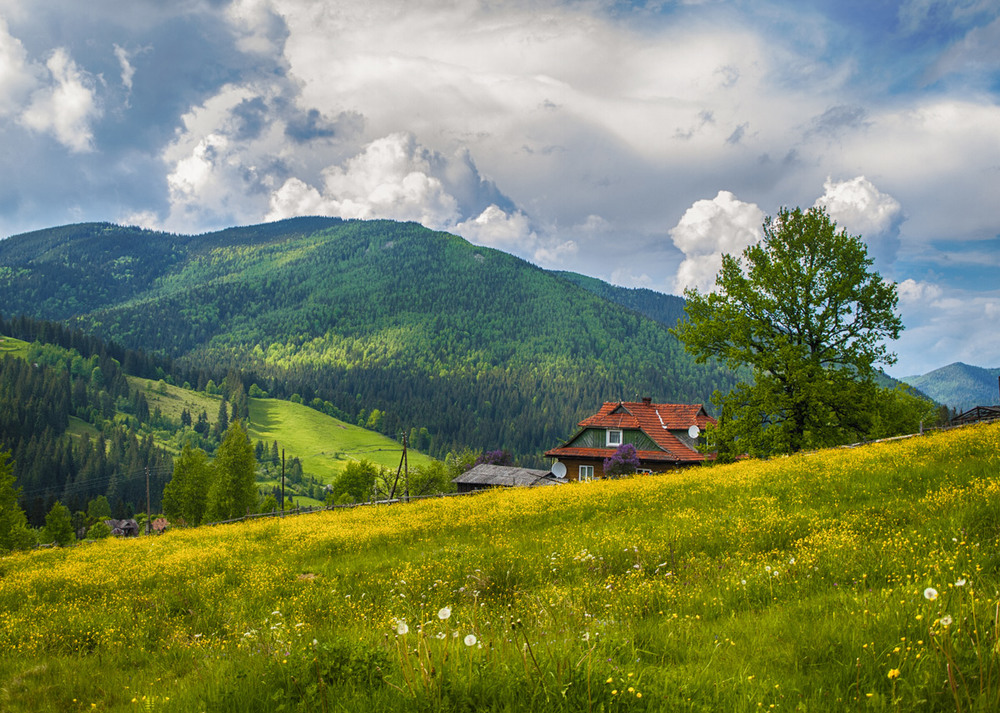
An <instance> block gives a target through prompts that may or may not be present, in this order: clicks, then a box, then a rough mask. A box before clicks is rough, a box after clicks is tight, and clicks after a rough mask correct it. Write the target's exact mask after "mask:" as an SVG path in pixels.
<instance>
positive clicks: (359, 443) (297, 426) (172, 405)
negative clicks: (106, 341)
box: [129, 376, 433, 505]
mask: <svg viewBox="0 0 1000 713" xmlns="http://www.w3.org/2000/svg"><path fill="white" fill-rule="evenodd" d="M129 383H131V384H132V386H133V387H140V388H142V389H143V392H144V393H145V395H146V400H147V402H148V403H149V409H150V411H153V410H155V409H157V408H159V409H160V412H161V413H162V414H163V415H164V416H167V417H169V418H171V419H173V420H175V421H179V420H180V417H181V411H183V410H184V409H187V410H188V411H189V412H190V413H191V415H192V418H194V419H197V417H198V414H200V413H201V412H202V411H205V412H206V413H207V414H208V420H209V423H211V424H213V425H214V424H215V422H216V421H217V419H218V414H219V401H220V400H221V397H219V396H212V395H210V394H205V393H202V392H198V391H192V390H189V389H183V388H180V387H177V386H171V385H170V384H165V383H163V382H157V381H152V380H149V379H140V378H138V377H131V376H130V377H129ZM249 426H250V427H249V429H248V432H249V434H250V438H251V439H253V440H254V441H258V440H262V441H264V442H265V443H267V444H268V445H270V444H271V443H272V442H274V441H277V442H278V446H279V448H284V449H285V452H286V457H287V458H289V459H291V458H293V457H297V458H299V460H300V461H301V462H302V469H303V471H304V472H305V473H307V474H308V475H311V476H313V477H314V478H316V479H317V480H319V481H321V482H323V483H332V482H333V481H335V480H336V479H337V476H339V475H340V473H341V471H343V469H344V467H345V466H346V465H347V463H348V462H350V461H351V460H361V459H362V458H365V459H367V460H370V461H372V462H373V463H376V464H378V465H382V466H385V467H386V468H391V469H392V470H395V469H396V468H397V467H399V459H400V457H401V455H402V446H400V444H399V443H397V442H396V441H394V440H393V439H391V438H388V437H386V436H383V435H382V434H380V433H376V432H375V431H369V430H367V429H364V428H361V427H359V426H354V425H352V424H349V423H345V422H344V421H340V420H338V419H336V418H332V417H331V416H327V415H326V414H324V413H321V412H319V411H316V410H315V409H312V408H309V407H308V406H304V405H302V404H296V403H292V402H291V401H282V400H280V399H250V424H249ZM407 460H408V462H409V466H410V467H411V468H413V467H417V466H421V465H427V464H429V463H431V462H432V461H433V459H432V458H430V456H426V455H424V454H422V453H418V452H417V451H413V450H410V451H408V458H407ZM318 502H319V501H312V500H310V499H303V504H306V505H308V504H311V503H318Z"/></svg>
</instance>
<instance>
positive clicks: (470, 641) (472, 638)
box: [465, 634, 478, 646]
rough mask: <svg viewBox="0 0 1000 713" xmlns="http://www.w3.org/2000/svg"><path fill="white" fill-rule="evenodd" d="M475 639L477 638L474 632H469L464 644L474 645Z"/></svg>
mask: <svg viewBox="0 0 1000 713" xmlns="http://www.w3.org/2000/svg"><path fill="white" fill-rule="evenodd" d="M477 641H478V639H477V638H476V635H475V634H469V635H468V636H466V637H465V645H466V646H475V645H476V642H477Z"/></svg>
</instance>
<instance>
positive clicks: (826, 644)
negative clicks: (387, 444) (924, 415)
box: [0, 425, 1000, 711]
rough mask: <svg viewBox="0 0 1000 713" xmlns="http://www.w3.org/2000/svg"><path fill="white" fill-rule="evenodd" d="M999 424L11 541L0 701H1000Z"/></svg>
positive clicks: (860, 706) (1, 573)
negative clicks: (620, 476) (634, 474)
mask: <svg viewBox="0 0 1000 713" xmlns="http://www.w3.org/2000/svg"><path fill="white" fill-rule="evenodd" d="M998 537H1000V425H994V426H988V427H986V426H983V427H969V428H963V429H958V430H954V431H950V432H946V433H937V434H932V435H928V436H925V437H922V438H913V439H909V440H904V441H897V442H892V443H882V444H876V445H871V446H867V447H864V448H858V449H854V450H830V451H824V452H820V453H815V454H803V455H797V456H794V457H788V458H781V459H776V460H774V461H770V462H756V461H752V462H743V463H738V464H734V465H731V466H725V467H715V468H700V469H695V470H689V471H686V472H684V473H680V474H675V475H664V476H650V477H640V478H634V479H627V480H620V481H611V482H594V483H583V484H572V485H567V486H561V487H552V488H539V489H532V490H528V489H520V490H507V491H493V492H488V493H485V494H481V495H476V496H472V497H455V498H448V499H440V500H434V501H425V502H420V503H415V504H411V505H394V506H381V507H359V508H355V509H351V510H338V511H333V512H324V513H317V514H312V515H303V516H299V517H294V518H285V519H283V520H268V521H257V522H253V523H245V524H237V525H232V526H221V527H216V528H204V529H196V530H187V531H175V532H171V533H167V534H166V535H163V536H160V537H150V538H141V539H138V540H132V541H125V540H109V541H102V542H99V543H96V544H92V545H84V546H79V547H76V548H73V549H65V550H43V551H35V552H31V553H23V554H15V555H12V556H8V557H6V558H3V559H0V649H2V650H3V652H4V656H3V657H0V709H2V710H5V711H42V710H52V711H75V710H117V711H126V710H128V711H132V710H142V709H148V710H163V711H201V710H233V711H253V710H259V711H273V710H292V709H296V710H324V711H326V710H365V711H368V710H567V711H569V710H573V711H582V710H586V711H598V710H606V711H610V710H662V709H667V710H712V711H722V710H725V711H757V710H762V709H763V710H772V709H784V710H815V711H831V710H845V711H846V710H850V711H856V710H961V711H970V710H978V711H988V710H996V709H997V706H998V701H1000V643H998V636H997V617H998V612H1000V600H998V587H1000V576H998V568H1000V541H998Z"/></svg>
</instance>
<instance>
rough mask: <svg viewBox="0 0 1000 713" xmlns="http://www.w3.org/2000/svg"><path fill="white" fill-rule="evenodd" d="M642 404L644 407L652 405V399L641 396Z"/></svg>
mask: <svg viewBox="0 0 1000 713" xmlns="http://www.w3.org/2000/svg"><path fill="white" fill-rule="evenodd" d="M642 403H643V404H644V405H646V406H650V405H652V403H653V397H652V396H643V397H642Z"/></svg>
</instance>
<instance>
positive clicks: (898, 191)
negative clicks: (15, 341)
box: [0, 0, 1000, 376]
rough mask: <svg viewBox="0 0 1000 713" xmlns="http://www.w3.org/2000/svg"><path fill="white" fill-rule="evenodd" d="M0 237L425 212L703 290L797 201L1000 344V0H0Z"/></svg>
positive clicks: (931, 315) (898, 369)
mask: <svg viewBox="0 0 1000 713" xmlns="http://www.w3.org/2000/svg"><path fill="white" fill-rule="evenodd" d="M0 167H2V170H3V175H4V176H5V177H6V180H4V181H2V182H0V235H4V236H6V235H11V234H15V233H19V232H23V231H26V230H31V229H35V228H42V227H50V226H55V225H61V224H65V223H71V222H78V221H84V220H110V221H115V222H121V223H134V224H140V225H143V226H147V227H153V228H161V229H166V230H171V231H177V232H202V231H205V230H211V229H216V228H221V227H227V226H230V225H234V224H247V223H256V222H261V221H264V220H270V219H275V218H282V217H287V216H292V215H300V214H327V215H340V216H344V217H357V218H370V217H388V218H395V219H400V220H417V221H420V222H422V223H424V224H426V225H428V226H429V227H433V228H437V229H443V230H448V231H451V232H455V233H458V234H460V235H463V236H464V237H466V238H467V239H469V240H471V241H473V242H476V243H480V244H484V245H490V246H493V247H497V248H500V249H503V250H506V251H509V252H512V253H515V254H517V255H520V256H522V257H525V258H526V259H528V260H531V261H532V262H535V263H536V264H539V265H542V266H544V267H550V268H560V269H567V270H574V271H578V272H582V273H585V274H589V275H594V276H596V277H599V278H602V279H605V280H608V281H610V282H614V283H616V284H620V285H625V286H643V287H650V288H652V289H656V290H660V291H663V292H668V293H674V294H679V293H680V291H681V290H682V289H683V288H684V287H688V286H692V287H696V288H699V289H708V288H709V287H710V285H711V283H712V277H713V276H714V274H715V271H716V269H717V267H718V264H719V260H720V256H721V255H722V254H723V253H725V252H739V251H741V250H742V249H743V248H744V247H746V246H747V245H748V244H750V243H752V242H753V241H755V240H757V239H758V238H759V235H760V223H761V222H762V220H763V218H764V217H765V216H767V215H772V214H774V213H775V212H776V211H777V209H778V208H779V207H781V206H802V207H809V206H812V205H816V204H819V205H824V206H826V208H827V210H828V211H829V212H830V214H831V215H832V216H833V217H834V218H835V220H837V222H838V223H839V224H840V225H842V226H844V227H846V228H847V229H848V230H849V231H850V232H852V233H855V234H861V235H862V236H863V237H864V239H865V240H866V242H867V243H868V245H869V250H870V253H871V254H872V255H873V256H874V257H875V260H876V263H875V266H876V268H877V269H878V270H879V271H880V272H882V274H883V275H885V276H887V277H888V278H890V279H892V280H895V281H896V282H898V283H899V293H900V311H901V314H902V316H903V320H904V323H905V324H906V331H905V332H904V334H903V337H902V338H901V339H900V340H899V341H898V342H896V343H895V351H896V352H897V353H898V355H899V363H898V364H897V365H896V366H894V367H892V368H890V369H889V371H890V373H893V374H895V375H897V376H904V375H907V374H915V373H922V372H926V371H929V370H931V369H933V368H936V367H939V366H944V365H945V364H948V363H951V362H953V361H965V362H967V363H972V364H978V365H982V366H1000V330H997V329H996V324H997V323H998V321H1000V212H998V211H997V206H998V205H1000V6H998V4H997V3H996V1H995V0H954V1H947V0H944V1H938V0H907V1H905V2H878V1H877V0H867V1H861V0H856V1H855V0H852V1H845V0H841V1H839V2H832V1H831V2H820V1H819V0H815V1H813V2H808V1H806V2H803V1H799V2H791V1H786V2H778V1H772V2H768V1H767V0H764V1H760V2H723V1H719V2H713V1H712V0H705V1H703V2H698V1H696V0H688V1H687V2H652V1H651V2H637V3H626V2H614V1H613V0H591V1H587V0H580V1H578V2H558V1H556V0H549V1H536V2H517V1H513V2H506V1H501V2H496V1H487V0H461V1H458V2H434V1H422V2H407V3H401V2H385V1H383V0H368V1H367V2H319V1H317V0H234V1H225V0H179V1H178V2H171V3H162V2H153V1H152V0H131V1H128V2H126V1H124V0H113V1H112V0H91V2H88V3H85V4H84V3H78V2H71V1H69V0H59V1H57V0H0Z"/></svg>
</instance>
